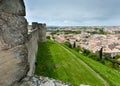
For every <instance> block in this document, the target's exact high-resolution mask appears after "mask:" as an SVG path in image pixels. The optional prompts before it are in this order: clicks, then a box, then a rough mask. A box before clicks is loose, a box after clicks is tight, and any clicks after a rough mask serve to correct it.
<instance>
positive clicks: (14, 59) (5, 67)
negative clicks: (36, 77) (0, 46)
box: [0, 45, 28, 86]
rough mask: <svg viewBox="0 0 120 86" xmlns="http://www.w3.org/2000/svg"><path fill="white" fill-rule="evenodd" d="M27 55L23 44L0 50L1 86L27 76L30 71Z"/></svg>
mask: <svg viewBox="0 0 120 86" xmlns="http://www.w3.org/2000/svg"><path fill="white" fill-rule="evenodd" d="M26 57H27V51H26V47H25V46H23V45H19V46H17V47H14V48H11V49H9V50H5V51H1V52H0V76H1V77H0V86H10V85H11V84H13V83H15V82H18V81H19V80H21V79H22V78H24V77H25V75H26V73H27V71H28V64H26V63H27V62H26V61H27V59H26Z"/></svg>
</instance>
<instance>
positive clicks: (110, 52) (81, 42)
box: [49, 29, 120, 58]
mask: <svg viewBox="0 0 120 86" xmlns="http://www.w3.org/2000/svg"><path fill="white" fill-rule="evenodd" d="M106 30H107V29H106ZM49 35H50V33H49ZM51 37H52V36H51ZM54 40H55V41H57V42H59V43H64V42H66V41H69V42H70V43H71V44H74V43H75V44H76V46H80V47H82V48H85V49H88V50H91V51H92V52H94V53H97V52H98V51H99V50H100V49H101V48H102V49H103V55H104V57H112V58H113V57H114V56H116V55H120V34H107V35H102V34H90V33H87V32H81V34H63V33H61V34H60V33H59V34H55V35H54Z"/></svg>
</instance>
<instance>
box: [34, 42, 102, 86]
mask: <svg viewBox="0 0 120 86" xmlns="http://www.w3.org/2000/svg"><path fill="white" fill-rule="evenodd" d="M86 61H87V60H86ZM35 64H36V69H35V74H36V75H42V76H47V77H51V78H55V79H58V80H62V81H64V82H69V83H71V84H72V85H74V86H79V85H80V84H89V85H90V86H104V84H103V81H102V80H101V79H99V78H98V76H96V75H95V74H94V72H93V71H92V70H90V69H89V68H88V67H86V65H85V64H83V62H82V60H81V59H79V58H78V57H77V56H75V55H73V54H71V53H69V52H68V51H67V50H66V49H64V48H63V47H62V46H61V45H60V44H57V43H54V42H52V41H50V40H48V42H47V43H39V48H38V53H37V58H36V63H35ZM96 66H97V65H96Z"/></svg>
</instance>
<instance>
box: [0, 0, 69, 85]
mask: <svg viewBox="0 0 120 86" xmlns="http://www.w3.org/2000/svg"><path fill="white" fill-rule="evenodd" d="M25 15H26V12H25V5H24V1H23V0H0V86H68V85H66V84H65V83H64V85H62V84H61V83H63V82H60V81H56V80H54V79H49V78H46V77H40V76H39V77H38V76H35V75H34V70H35V57H36V54H37V49H38V41H40V42H46V40H45V39H46V24H41V23H37V22H33V23H32V28H29V30H28V23H27V20H26V19H25V17H24V16H25ZM38 82H39V83H38ZM50 84H51V85H50Z"/></svg>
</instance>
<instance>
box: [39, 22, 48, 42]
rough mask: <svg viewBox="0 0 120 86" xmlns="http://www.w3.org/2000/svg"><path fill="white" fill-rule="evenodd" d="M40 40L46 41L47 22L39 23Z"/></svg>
mask: <svg viewBox="0 0 120 86" xmlns="http://www.w3.org/2000/svg"><path fill="white" fill-rule="evenodd" d="M38 28H39V41H40V42H46V24H42V23H39V24H38Z"/></svg>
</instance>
